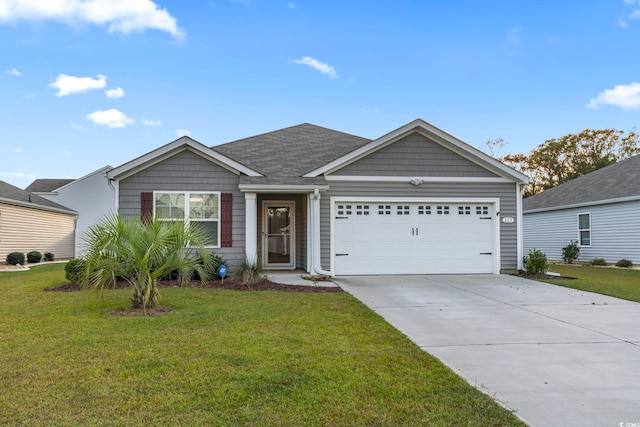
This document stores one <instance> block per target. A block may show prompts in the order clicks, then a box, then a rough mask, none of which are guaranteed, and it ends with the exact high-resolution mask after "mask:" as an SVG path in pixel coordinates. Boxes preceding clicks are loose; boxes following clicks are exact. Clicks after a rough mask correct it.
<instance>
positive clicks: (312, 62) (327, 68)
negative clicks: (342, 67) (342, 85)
mask: <svg viewBox="0 0 640 427" xmlns="http://www.w3.org/2000/svg"><path fill="white" fill-rule="evenodd" d="M293 62H294V63H296V64H302V65H308V66H309V67H311V68H313V69H315V70H318V71H320V72H321V73H322V74H326V75H327V76H329V78H330V79H337V78H338V74H337V73H336V70H335V68H333V67H332V66H331V65H329V64H325V63H324V62H320V61H318V60H317V59H314V58H312V57H310V56H303V57H302V58H300V59H294V60H293Z"/></svg>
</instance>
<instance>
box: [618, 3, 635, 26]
mask: <svg viewBox="0 0 640 427" xmlns="http://www.w3.org/2000/svg"><path fill="white" fill-rule="evenodd" d="M623 3H625V4H628V5H632V6H638V7H640V0H623ZM634 19H640V9H635V10H633V11H631V12H630V13H626V14H624V15H622V16H620V17H619V18H618V26H619V27H622V28H627V27H628V26H629V23H628V22H629V21H632V20H634Z"/></svg>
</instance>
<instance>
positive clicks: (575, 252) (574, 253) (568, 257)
mask: <svg viewBox="0 0 640 427" xmlns="http://www.w3.org/2000/svg"><path fill="white" fill-rule="evenodd" d="M578 256H580V246H578V242H577V241H575V242H573V241H572V242H571V243H569V244H568V245H567V246H565V247H564V248H562V259H563V260H564V262H566V263H567V264H573V261H574V260H576V259H578Z"/></svg>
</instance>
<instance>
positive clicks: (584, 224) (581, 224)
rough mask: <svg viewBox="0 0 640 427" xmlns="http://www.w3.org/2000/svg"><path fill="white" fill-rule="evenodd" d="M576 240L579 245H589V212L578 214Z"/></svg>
mask: <svg viewBox="0 0 640 427" xmlns="http://www.w3.org/2000/svg"><path fill="white" fill-rule="evenodd" d="M578 242H579V244H580V246H583V247H591V214H588V213H581V214H578Z"/></svg>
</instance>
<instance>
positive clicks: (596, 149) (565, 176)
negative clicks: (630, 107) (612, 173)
mask: <svg viewBox="0 0 640 427" xmlns="http://www.w3.org/2000/svg"><path fill="white" fill-rule="evenodd" d="M638 153H640V146H639V136H638V134H637V133H636V132H635V131H634V130H632V131H630V132H628V133H627V134H626V135H625V132H624V131H621V130H616V129H601V130H593V129H585V130H583V131H582V132H580V133H577V134H568V135H565V136H562V137H560V138H553V139H548V140H546V141H545V142H544V143H543V144H540V145H539V146H538V147H536V148H535V149H534V150H533V151H532V152H531V153H530V154H529V155H525V154H513V155H506V156H504V157H503V158H502V159H500V160H502V161H503V162H504V163H506V164H508V165H510V166H511V167H513V168H514V169H516V170H519V171H520V172H522V173H524V174H526V175H528V176H529V177H530V178H531V182H530V183H529V186H528V187H527V190H526V192H525V196H530V195H533V194H536V193H540V192H542V191H544V190H548V189H549V188H553V187H555V186H557V185H560V184H562V183H565V182H567V181H570V180H572V179H575V178H578V177H580V176H582V175H585V174H587V173H589V172H593V171H595V170H598V169H600V168H603V167H605V166H608V165H611V164H613V163H616V162H618V161H620V160H624V159H626V158H628V157H630V156H633V155H635V154H638Z"/></svg>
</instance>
